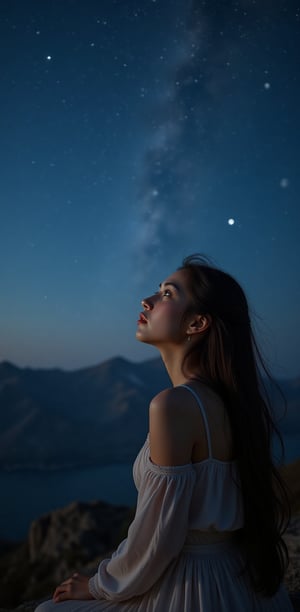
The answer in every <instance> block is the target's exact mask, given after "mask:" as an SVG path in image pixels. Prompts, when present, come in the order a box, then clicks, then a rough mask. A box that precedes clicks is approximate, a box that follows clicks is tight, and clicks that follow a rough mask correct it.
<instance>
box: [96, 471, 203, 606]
mask: <svg viewBox="0 0 300 612" xmlns="http://www.w3.org/2000/svg"><path fill="white" fill-rule="evenodd" d="M194 485H195V471H194V469H193V467H192V464H188V465H183V466H171V467H164V466H163V467H160V466H157V465H155V464H153V463H152V462H151V460H150V459H148V462H147V467H146V469H145V471H144V474H143V477H142V482H141V484H140V488H139V493H138V500H137V509H136V515H135V518H134V520H133V522H132V523H131V525H130V527H129V530H128V535H127V538H126V539H125V540H123V542H121V544H120V545H119V547H118V549H117V550H116V551H115V552H114V553H113V555H112V557H111V559H105V560H104V561H102V562H101V563H100V565H99V568H98V572H97V573H96V574H95V575H94V576H93V577H92V578H90V581H89V590H90V593H91V594H92V595H93V597H94V598H95V599H108V600H112V601H122V600H126V599H129V598H130V597H134V596H138V595H141V594H143V593H145V592H146V591H148V589H150V588H151V586H152V585H153V584H154V583H155V582H156V581H157V580H158V579H159V578H160V576H161V575H162V574H163V572H164V571H165V569H166V568H167V566H168V565H169V563H170V562H171V561H172V560H173V559H174V558H175V557H176V556H177V555H178V554H179V552H180V550H181V549H182V547H183V544H184V541H185V538H186V533H187V530H188V518H189V509H190V501H191V497H192V494H193V489H194Z"/></svg>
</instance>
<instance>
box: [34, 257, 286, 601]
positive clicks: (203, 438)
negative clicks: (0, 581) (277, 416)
mask: <svg viewBox="0 0 300 612" xmlns="http://www.w3.org/2000/svg"><path fill="white" fill-rule="evenodd" d="M142 306H143V311H142V312H141V314H140V317H139V320H138V324H137V332H136V337H137V339H138V340H139V341H141V342H146V343H148V344H151V345H154V346H156V347H157V348H158V349H159V351H160V353H161V356H162V359H163V361H164V364H165V366H166V369H167V371H168V374H169V376H170V378H171V381H172V383H173V387H172V388H170V389H166V390H164V391H162V392H161V393H159V394H158V395H157V396H156V397H155V398H154V399H153V400H152V402H151V404H150V410H149V421H150V427H149V436H148V437H147V440H146V442H145V444H144V446H143V447H142V449H141V451H140V453H139V455H138V457H137V459H136V461H135V464H134V479H135V483H136V485H137V488H138V503H137V510H136V516H135V518H134V520H133V522H132V524H131V526H130V528H129V531H128V537H127V538H126V539H125V540H124V541H123V542H122V543H121V544H120V546H119V547H118V549H117V550H116V552H115V553H114V554H113V555H112V557H111V559H106V560H104V561H102V562H101V563H100V565H99V568H98V572H97V573H96V574H95V575H94V576H93V577H92V578H90V579H88V578H87V577H85V576H81V575H79V574H74V575H73V576H72V577H71V578H70V579H68V580H66V581H65V582H63V583H62V584H61V585H60V586H58V587H57V589H56V590H55V593H54V596H53V602H45V603H44V604H41V605H40V606H39V607H38V608H37V612H55V610H57V604H58V605H59V609H60V610H63V611H64V612H69V611H78V612H79V611H80V612H97V611H99V612H100V611H102V610H107V611H114V610H115V611H116V612H117V611H120V612H121V611H123V612H125V611H127V612H198V611H201V612H241V611H243V612H248V611H249V612H250V611H251V612H256V611H257V612H258V611H260V612H289V611H292V606H291V604H290V601H289V598H288V595H287V593H286V591H285V589H284V588H283V586H282V585H281V581H282V578H283V574H284V570H285V567H286V561H287V552H286V548H285V546H284V543H283V541H282V530H283V526H284V520H285V514H284V507H285V500H286V497H285V493H284V488H283V485H282V483H281V481H280V478H279V475H278V474H277V471H276V470H275V468H274V466H273V464H272V460H271V452H270V448H271V436H272V434H273V432H274V430H275V431H276V428H275V425H274V424H273V421H272V418H271V415H270V412H269V410H268V407H267V405H266V402H265V400H264V399H263V397H262V395H261V381H260V376H259V370H258V366H257V363H256V359H257V358H258V359H260V357H259V353H258V351H257V347H256V345H255V341H254V338H253V336H252V333H251V327H250V320H249V314H248V306H247V302H246V298H245V296H244V293H243V291H242V289H241V287H240V286H239V285H238V283H237V282H236V281H235V280H234V279H233V278H232V277H231V276H229V275H228V274H226V273H224V272H222V271H220V270H218V269H216V268H214V267H212V266H211V265H208V264H207V263H206V261H205V260H204V259H203V258H201V257H200V256H191V257H188V258H186V259H185V260H184V262H183V265H182V267H180V268H179V269H178V270H177V271H176V272H175V273H173V274H171V275H170V276H169V277H168V278H167V279H166V280H165V281H164V282H163V283H162V284H161V285H160V289H159V291H158V292H157V293H155V294H154V295H153V296H151V297H149V298H146V299H144V300H143V301H142ZM255 356H256V357H255ZM70 600H81V601H77V602H76V601H70ZM82 600H86V601H82Z"/></svg>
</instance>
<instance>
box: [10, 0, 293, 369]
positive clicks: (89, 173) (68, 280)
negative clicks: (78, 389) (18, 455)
mask: <svg viewBox="0 0 300 612" xmlns="http://www.w3.org/2000/svg"><path fill="white" fill-rule="evenodd" d="M0 19H1V25H0V41H1V43H0V44H1V94H0V96H1V98H0V99H1V148H0V155H1V186H0V194H1V201H0V213H1V214H0V278H1V301H0V325H1V341H0V359H1V360H2V359H6V360H10V361H12V362H13V363H15V364H16V365H19V366H32V367H62V368H65V369H73V368H78V367H85V366H90V365H94V364H96V363H99V362H101V361H104V360H105V359H107V358H110V357H113V356H117V355H122V356H124V357H126V358H128V359H131V360H133V361H139V360H142V359H147V358H150V357H153V356H154V355H156V352H155V351H154V349H152V348H150V347H148V346H144V345H141V344H139V343H138V342H137V341H136V340H135V329H136V320H137V318H138V313H139V311H140V300H141V298H142V297H144V296H147V295H149V294H151V293H152V292H154V291H156V290H157V288H158V284H159V282H160V281H162V280H163V279H164V277H165V276H167V275H169V274H170V273H171V272H172V271H174V269H176V267H177V266H179V265H180V263H181V261H182V258H183V257H184V256H185V255H188V254H190V253H192V252H201V253H205V254H206V255H208V256H209V257H211V258H212V260H213V261H214V262H215V263H216V264H217V265H219V266H221V267H222V268H223V269H225V270H226V271H228V272H230V273H231V274H232V275H233V276H235V277H236V278H237V280H239V281H240V282H241V284H242V286H243V287H244V289H245V291H246V294H247V296H248V298H249V302H250V306H251V308H252V310H253V311H254V312H255V313H256V318H255V321H256V322H255V329H256V330H257V334H258V341H259V343H260V346H261V347H262V349H263V351H264V354H265V356H266V357H267V360H268V364H269V367H270V368H271V370H273V372H274V373H275V374H276V376H279V377H291V376H299V375H300V365H299V362H300V349H299V344H300V342H299V341H300V337H299V323H300V314H299V313H300V275H299V261H300V232H299V226H300V211H299V191H300V186H299V135H300V129H299V128H300V112H299V109H300V88H299V80H300V70H299V63H300V61H299V58H300V48H299V47H300V31H299V30H300V28H299V22H300V5H299V2H293V0H290V1H288V0H276V1H275V0H272V1H271V0H257V1H255V0H239V1H230V0H227V1H226V0H223V1H213V0H207V1H206V2H204V1H200V0H198V1H195V0H194V1H193V2H189V1H188V0H180V1H179V0H139V1H138V0H136V1H135V0H132V1H126V0H116V1H114V0H84V1H83V0H43V1H41V0H36V1H32V0H26V1H22V0H19V1H18V0H2V1H1V15H0Z"/></svg>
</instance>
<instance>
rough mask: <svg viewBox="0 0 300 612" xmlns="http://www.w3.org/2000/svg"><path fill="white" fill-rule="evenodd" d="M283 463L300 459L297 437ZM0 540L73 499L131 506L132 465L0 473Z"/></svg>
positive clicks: (288, 443)
mask: <svg viewBox="0 0 300 612" xmlns="http://www.w3.org/2000/svg"><path fill="white" fill-rule="evenodd" d="M284 442H285V450H286V463H289V462H291V461H294V460H295V459H297V458H299V457H300V436H299V434H297V436H292V435H285V436H284ZM0 491H1V504H0V539H4V540H6V539H7V540H20V539H23V538H25V537H26V535H27V533H28V529H29V526H30V523H31V521H33V520H34V519H35V518H38V517H39V516H41V515H42V514H44V513H46V512H49V511H50V510H55V509H56V508H61V507H62V506H66V505H67V504H69V503H71V502H72V501H74V500H77V501H92V500H102V501H107V502H109V503H112V504H116V505H126V506H133V505H135V503H136V496H137V492H136V489H135V486H134V483H133V479H132V465H129V464H114V465H108V466H104V467H101V466H95V467H89V468H76V469H74V470H58V471H16V472H0Z"/></svg>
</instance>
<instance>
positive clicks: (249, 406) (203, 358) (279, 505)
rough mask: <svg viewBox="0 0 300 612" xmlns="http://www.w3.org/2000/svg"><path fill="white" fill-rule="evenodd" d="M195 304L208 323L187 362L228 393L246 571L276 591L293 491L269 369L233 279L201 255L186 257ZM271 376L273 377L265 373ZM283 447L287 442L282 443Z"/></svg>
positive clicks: (264, 589)
mask: <svg viewBox="0 0 300 612" xmlns="http://www.w3.org/2000/svg"><path fill="white" fill-rule="evenodd" d="M179 269H180V270H185V271H187V273H188V274H187V277H188V285H189V291H190V293H191V295H192V304H191V307H190V308H189V311H188V312H186V313H185V315H188V314H190V313H191V312H194V313H195V312H196V313H199V314H209V315H210V317H211V324H210V326H209V327H208V329H207V330H206V332H205V333H204V334H202V336H203V337H202V340H201V341H200V342H198V343H197V344H195V345H192V347H191V349H190V351H189V353H188V355H187V356H186V360H185V363H184V367H185V368H187V371H189V372H197V377H198V374H199V378H200V379H201V380H202V381H204V382H206V384H208V385H210V386H211V387H212V388H213V389H214V390H215V391H216V392H217V393H218V394H219V395H220V396H221V397H222V399H223V401H224V403H225V406H226V410H227V413H228V417H229V420H230V425H231V429H232V436H233V445H234V454H235V458H236V460H237V462H238V467H239V477H240V486H241V491H242V497H243V506H244V527H243V529H242V532H241V538H242V542H243V548H244V550H245V554H246V568H245V569H246V570H247V571H248V572H249V575H250V580H251V583H252V586H253V588H254V589H255V590H256V591H258V592H261V593H262V594H264V595H266V596H271V595H273V594H274V593H275V592H276V591H277V589H278V587H279V585H280V583H281V581H282V579H283V575H284V572H285V569H286V567H287V563H288V552H287V548H286V545H285V543H284V541H283V539H282V534H283V532H284V530H285V528H286V525H287V521H288V518H289V505H288V496H287V493H286V490H285V486H284V483H283V481H282V479H281V477H280V474H279V473H278V470H277V469H276V467H275V465H274V462H273V459H272V440H273V435H274V434H275V435H277V436H279V438H280V441H281V444H282V438H281V436H280V432H279V430H278V428H277V426H276V424H275V422H274V418H273V416H272V410H271V406H270V402H269V400H268V396H267V393H266V389H265V385H264V383H263V376H262V373H263V372H264V374H267V375H268V372H267V368H266V367H265V365H264V362H263V359H262V357H261V354H260V351H259V349H258V346H257V343H256V341H255V338H254V335H253V333H252V330H251V323H250V317H249V310H248V304H247V300H246V297H245V294H244V292H243V290H242V288H241V287H240V285H239V284H238V283H237V282H236V280H235V279H234V278H233V277H232V276H230V275H229V274H227V273H226V272H223V271H222V270H219V269H217V268H215V267H214V266H213V265H212V264H210V263H209V262H208V261H207V259H206V258H204V257H203V256H201V255H191V256H189V257H186V258H185V259H184V261H183V263H182V266H181V267H180V268H179ZM268 376H269V375H268ZM282 448H283V445H282Z"/></svg>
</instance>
